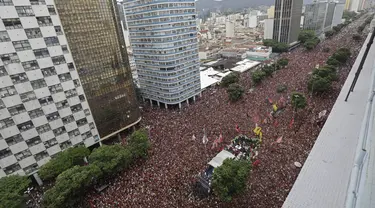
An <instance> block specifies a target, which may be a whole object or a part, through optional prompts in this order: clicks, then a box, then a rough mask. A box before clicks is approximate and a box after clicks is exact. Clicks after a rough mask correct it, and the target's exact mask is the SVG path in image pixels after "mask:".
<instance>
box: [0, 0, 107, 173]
mask: <svg viewBox="0 0 375 208" xmlns="http://www.w3.org/2000/svg"><path fill="white" fill-rule="evenodd" d="M64 2H65V0H64ZM95 16H96V17H97V15H95ZM74 18H75V19H74V20H73V22H77V21H79V20H81V18H79V17H78V16H75V17H74ZM85 20H86V19H85ZM85 27H88V28H91V27H90V25H89V24H85ZM65 34H66V31H64V30H63V27H62V25H61V22H60V18H59V15H58V13H57V11H56V8H55V5H54V2H53V1H52V0H48V1H45V0H22V1H18V0H17V1H16V0H13V1H11V0H7V1H4V0H2V1H0V177H3V176H6V175H10V174H21V175H31V174H35V173H36V171H37V170H38V168H39V167H40V166H42V165H43V164H45V163H46V162H47V161H48V160H50V159H51V157H53V156H55V155H56V154H57V153H59V152H61V151H63V150H65V149H66V148H69V147H71V146H76V145H85V146H91V145H94V144H95V143H98V142H99V139H100V138H99V135H98V130H97V128H96V125H95V123H94V119H93V116H92V114H91V110H90V108H89V104H88V102H87V101H89V103H90V99H89V97H90V95H88V94H85V92H84V89H83V88H82V85H85V84H82V85H81V81H80V77H79V75H78V73H77V70H76V66H77V65H75V63H74V61H73V58H72V53H71V52H72V51H71V49H72V48H74V46H72V44H70V45H69V44H68V42H67V40H66V36H65ZM82 35H84V36H85V37H82V36H80V35H77V36H74V38H77V39H84V38H86V36H87V37H89V36H90V34H87V33H82ZM93 44H94V45H95V44H98V43H96V42H89V43H87V45H88V46H86V47H90V46H89V45H93ZM69 46H70V47H69ZM93 52H95V51H93ZM80 58H81V57H80ZM83 58H84V57H82V59H83ZM82 59H77V60H78V62H76V64H77V63H79V62H80V61H82ZM85 60H86V61H90V57H87V59H85ZM90 73H91V72H90ZM82 77H84V76H82ZM82 77H81V78H82ZM82 82H83V83H87V80H86V79H84V78H83V79H82ZM85 90H87V89H85ZM93 106H94V108H95V103H92V102H91V103H90V107H93ZM95 109H96V108H95ZM99 122H101V121H99ZM97 124H100V123H97Z"/></svg>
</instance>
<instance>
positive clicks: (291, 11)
mask: <svg viewBox="0 0 375 208" xmlns="http://www.w3.org/2000/svg"><path fill="white" fill-rule="evenodd" d="M302 5H303V0H276V1H275V18H274V26H273V39H274V40H277V41H279V42H283V43H287V44H290V43H293V42H295V41H297V40H298V34H299V31H300V22H301V14H302Z"/></svg>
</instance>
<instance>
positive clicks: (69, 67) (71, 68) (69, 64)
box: [68, 63, 74, 71]
mask: <svg viewBox="0 0 375 208" xmlns="http://www.w3.org/2000/svg"><path fill="white" fill-rule="evenodd" d="M68 69H69V71H74V64H73V63H68Z"/></svg>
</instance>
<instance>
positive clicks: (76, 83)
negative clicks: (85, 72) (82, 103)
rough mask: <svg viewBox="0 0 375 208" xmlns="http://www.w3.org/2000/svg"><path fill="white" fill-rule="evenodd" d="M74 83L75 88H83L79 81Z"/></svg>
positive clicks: (76, 80)
mask: <svg viewBox="0 0 375 208" xmlns="http://www.w3.org/2000/svg"><path fill="white" fill-rule="evenodd" d="M73 83H74V87H79V86H81V83H80V82H79V80H78V79H75V80H73Z"/></svg>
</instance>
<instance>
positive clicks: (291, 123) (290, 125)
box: [289, 118, 294, 129]
mask: <svg viewBox="0 0 375 208" xmlns="http://www.w3.org/2000/svg"><path fill="white" fill-rule="evenodd" d="M293 124H294V118H292V120H291V121H290V123H289V128H290V129H291V128H292V127H293Z"/></svg>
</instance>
